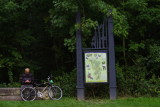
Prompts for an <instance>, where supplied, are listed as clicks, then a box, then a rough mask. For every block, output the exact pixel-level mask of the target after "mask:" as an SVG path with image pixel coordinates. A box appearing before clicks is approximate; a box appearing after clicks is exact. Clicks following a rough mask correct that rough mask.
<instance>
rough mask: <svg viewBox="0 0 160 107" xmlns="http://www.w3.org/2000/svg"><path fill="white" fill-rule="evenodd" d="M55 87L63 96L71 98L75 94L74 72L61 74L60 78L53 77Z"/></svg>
mask: <svg viewBox="0 0 160 107" xmlns="http://www.w3.org/2000/svg"><path fill="white" fill-rule="evenodd" d="M54 80H55V82H54V83H55V85H58V86H60V87H61V88H62V90H63V95H64V96H68V97H71V96H72V97H73V96H75V94H76V71H75V70H73V71H72V72H70V73H63V74H62V76H58V77H55V79H54Z"/></svg>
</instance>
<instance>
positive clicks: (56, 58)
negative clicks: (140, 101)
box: [0, 0, 160, 96]
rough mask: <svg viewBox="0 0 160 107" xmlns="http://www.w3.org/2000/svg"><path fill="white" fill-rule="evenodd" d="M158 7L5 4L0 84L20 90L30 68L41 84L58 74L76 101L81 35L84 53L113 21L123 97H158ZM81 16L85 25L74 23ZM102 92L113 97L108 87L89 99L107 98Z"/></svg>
mask: <svg viewBox="0 0 160 107" xmlns="http://www.w3.org/2000/svg"><path fill="white" fill-rule="evenodd" d="M159 4H160V1H159V0H123V1H118V0H117V1H113V0H107V1H105V0H78V1H76V0H48V1H46V0H25V1H18V0H0V79H1V81H0V83H6V84H1V85H0V87H1V86H3V85H4V87H5V86H6V87H7V86H12V84H13V86H19V85H16V83H15V82H18V80H19V75H20V74H21V73H22V71H23V69H24V68H25V67H30V68H31V70H32V72H33V73H34V75H35V78H37V79H44V78H45V77H46V76H48V75H49V74H50V73H53V74H55V78H56V83H57V85H60V86H61V87H62V88H63V90H64V94H65V96H74V95H75V83H76V82H75V81H76V80H75V78H76V76H75V71H74V72H72V70H73V69H74V67H75V64H76V60H75V49H76V47H75V44H76V36H75V35H76V30H77V29H80V30H82V35H83V38H82V39H83V43H82V44H83V47H89V46H90V42H91V38H92V35H93V33H94V32H93V31H94V29H95V28H96V26H97V25H99V24H101V23H102V22H103V19H104V18H106V17H108V16H111V15H112V16H113V18H114V21H113V22H114V35H115V49H116V62H117V65H116V68H117V81H118V84H117V85H118V89H119V90H118V91H119V94H120V95H134V96H140V95H147V94H149V95H152V96H157V95H158V93H159V87H158V86H159V77H160V73H159V70H160V66H159V64H160V57H159V51H160V41H159V40H160V37H159V35H160V31H159V28H160V20H159V19H160V5H159ZM109 10H112V12H109ZM77 11H80V12H81V23H80V24H76V23H75V21H76V20H75V18H76V12H77ZM8 83H10V85H8ZM14 83H15V85H14ZM140 86H143V87H140ZM144 87H145V88H144ZM101 88H103V90H104V91H105V90H106V92H105V93H108V92H107V91H108V86H103V85H100V86H97V85H90V86H88V87H87V89H86V91H88V96H98V93H100V94H99V95H100V96H107V95H108V94H104V92H103V91H101ZM90 90H91V91H90ZM147 92H148V93H147Z"/></svg>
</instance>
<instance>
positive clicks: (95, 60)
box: [85, 52, 108, 83]
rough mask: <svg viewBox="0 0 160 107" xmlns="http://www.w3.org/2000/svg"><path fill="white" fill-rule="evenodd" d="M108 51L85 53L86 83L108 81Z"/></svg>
mask: <svg viewBox="0 0 160 107" xmlns="http://www.w3.org/2000/svg"><path fill="white" fill-rule="evenodd" d="M107 80H108V79H107V53H105V52H104V53H103V52H87V53H85V81H86V83H95V82H107Z"/></svg>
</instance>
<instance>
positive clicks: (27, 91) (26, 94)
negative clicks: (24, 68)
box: [21, 87, 36, 101]
mask: <svg viewBox="0 0 160 107" xmlns="http://www.w3.org/2000/svg"><path fill="white" fill-rule="evenodd" d="M21 98H22V100H23V101H33V100H35V98H36V90H35V89H34V88H32V87H26V88H24V89H23V90H22V91H21Z"/></svg>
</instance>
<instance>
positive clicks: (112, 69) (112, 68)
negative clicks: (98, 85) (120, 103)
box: [108, 10, 117, 99]
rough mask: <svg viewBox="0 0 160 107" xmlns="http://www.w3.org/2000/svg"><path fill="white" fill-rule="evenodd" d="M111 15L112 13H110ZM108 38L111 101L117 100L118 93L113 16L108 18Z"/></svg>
mask: <svg viewBox="0 0 160 107" xmlns="http://www.w3.org/2000/svg"><path fill="white" fill-rule="evenodd" d="M109 12H110V14H111V13H112V11H111V10H110V11H109ZM108 38H109V87H110V99H116V98H117V91H116V88H117V86H116V69H115V51H114V35H113V18H112V15H110V16H109V18H108Z"/></svg>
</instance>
